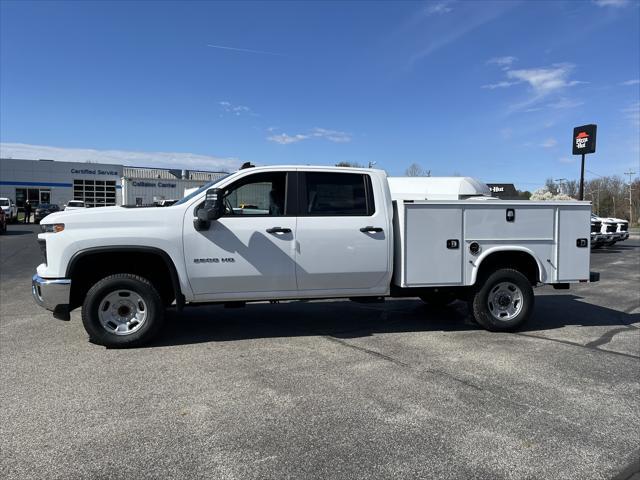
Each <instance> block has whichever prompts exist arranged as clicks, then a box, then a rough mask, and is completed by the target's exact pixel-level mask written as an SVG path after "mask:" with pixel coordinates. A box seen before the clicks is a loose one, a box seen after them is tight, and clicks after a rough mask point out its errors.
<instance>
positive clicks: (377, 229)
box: [360, 227, 382, 233]
mask: <svg viewBox="0 0 640 480" xmlns="http://www.w3.org/2000/svg"><path fill="white" fill-rule="evenodd" d="M360 231H361V232H363V233H372V232H377V233H380V232H382V228H380V227H362V228H361V229H360Z"/></svg>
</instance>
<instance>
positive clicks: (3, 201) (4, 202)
mask: <svg viewBox="0 0 640 480" xmlns="http://www.w3.org/2000/svg"><path fill="white" fill-rule="evenodd" d="M0 206H2V207H8V206H9V200H7V199H6V198H2V199H0Z"/></svg>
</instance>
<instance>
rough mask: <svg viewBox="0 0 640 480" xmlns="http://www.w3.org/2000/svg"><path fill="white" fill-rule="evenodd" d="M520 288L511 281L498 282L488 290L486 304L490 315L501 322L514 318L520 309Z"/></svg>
mask: <svg viewBox="0 0 640 480" xmlns="http://www.w3.org/2000/svg"><path fill="white" fill-rule="evenodd" d="M522 298H523V295H522V290H520V288H519V287H518V286H517V285H516V284H514V283H512V282H500V283H497V284H496V285H494V286H493V288H492V289H491V291H490V292H489V298H488V299H487V306H488V307H489V312H491V316H493V318H495V319H496V320H500V321H501V322H508V321H509V320H513V319H514V318H516V317H517V316H518V315H519V314H520V312H521V311H522Z"/></svg>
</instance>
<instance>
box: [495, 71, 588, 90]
mask: <svg viewBox="0 0 640 480" xmlns="http://www.w3.org/2000/svg"><path fill="white" fill-rule="evenodd" d="M573 69H574V65H572V64H570V63H562V64H555V65H552V66H550V67H544V68H530V69H520V70H509V71H508V72H507V78H509V79H512V80H519V81H520V82H526V83H528V84H529V86H530V87H531V88H532V89H533V91H534V92H535V93H536V94H538V95H548V94H549V93H551V92H554V91H556V90H559V89H562V88H565V87H572V86H574V85H578V84H580V83H584V82H581V81H579V80H569V78H568V77H569V75H570V74H571V72H572V71H573Z"/></svg>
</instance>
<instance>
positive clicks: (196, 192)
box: [173, 173, 231, 206]
mask: <svg viewBox="0 0 640 480" xmlns="http://www.w3.org/2000/svg"><path fill="white" fill-rule="evenodd" d="M229 175H231V174H230V173H228V174H226V175H224V176H222V177H220V178H216V179H215V180H212V181H211V182H209V183H207V184H205V185H203V186H201V187H200V188H199V189H198V190H196V191H195V192H191V193H190V194H189V195H187V196H186V197H184V198H182V199H180V200H178V201H177V202H176V203H174V204H173V206H175V205H182V204H183V203H186V202H188V201H189V200H191V199H192V198H193V197H197V196H198V195H200V194H201V193H202V192H204V191H205V190H207V189H209V188H211V187H213V186H214V185H216V184H217V183H219V182H221V181H222V180H224V179H225V178H227V177H228V176H229Z"/></svg>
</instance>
